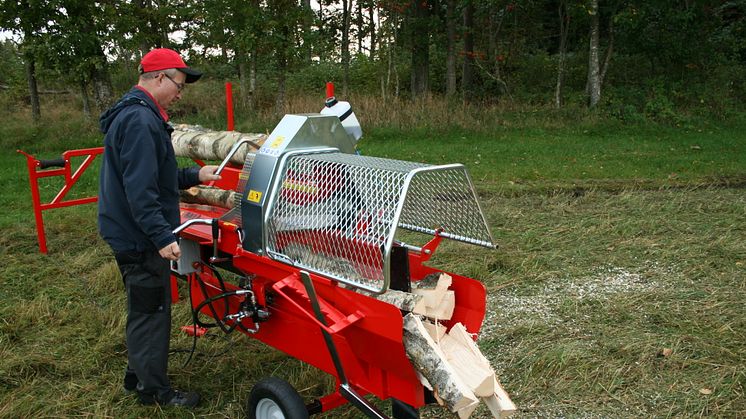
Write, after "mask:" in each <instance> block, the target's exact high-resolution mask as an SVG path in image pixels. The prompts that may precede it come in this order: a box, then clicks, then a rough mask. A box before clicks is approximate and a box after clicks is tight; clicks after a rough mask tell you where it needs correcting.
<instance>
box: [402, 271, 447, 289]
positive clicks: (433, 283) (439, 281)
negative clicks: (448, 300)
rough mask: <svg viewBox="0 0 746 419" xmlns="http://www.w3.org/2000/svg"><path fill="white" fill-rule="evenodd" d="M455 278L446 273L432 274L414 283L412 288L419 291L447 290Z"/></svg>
mask: <svg viewBox="0 0 746 419" xmlns="http://www.w3.org/2000/svg"><path fill="white" fill-rule="evenodd" d="M452 282H453V278H451V275H448V274H447V273H445V272H437V273H432V274H430V275H427V276H425V277H424V278H422V280H420V281H415V282H413V283H412V287H414V288H415V289H419V290H434V289H438V290H443V291H445V290H447V289H448V287H450V286H451V283H452Z"/></svg>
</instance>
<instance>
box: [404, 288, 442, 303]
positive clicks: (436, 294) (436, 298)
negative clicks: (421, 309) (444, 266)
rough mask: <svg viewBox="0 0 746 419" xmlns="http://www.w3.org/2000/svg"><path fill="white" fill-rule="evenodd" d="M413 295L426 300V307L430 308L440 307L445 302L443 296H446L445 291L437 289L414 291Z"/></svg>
mask: <svg viewBox="0 0 746 419" xmlns="http://www.w3.org/2000/svg"><path fill="white" fill-rule="evenodd" d="M412 294H415V295H421V296H422V298H423V299H424V300H425V305H426V306H428V307H433V308H434V307H438V306H439V305H440V302H441V301H443V296H444V295H445V291H440V290H436V289H432V290H429V289H417V288H415V289H413V290H412Z"/></svg>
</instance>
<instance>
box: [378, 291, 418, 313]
mask: <svg viewBox="0 0 746 419" xmlns="http://www.w3.org/2000/svg"><path fill="white" fill-rule="evenodd" d="M371 297H373V298H375V299H377V300H380V301H383V302H384V303H389V304H391V305H393V306H395V307H397V308H398V309H399V310H404V311H409V312H411V313H415V314H423V315H424V314H425V312H426V311H427V309H426V308H425V300H424V299H423V298H422V296H420V295H415V294H410V293H408V292H404V291H398V290H392V289H389V290H387V291H386V292H384V293H383V294H378V295H371Z"/></svg>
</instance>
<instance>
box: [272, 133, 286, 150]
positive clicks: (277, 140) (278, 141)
mask: <svg viewBox="0 0 746 419" xmlns="http://www.w3.org/2000/svg"><path fill="white" fill-rule="evenodd" d="M283 141H285V137H283V136H282V135H278V136H277V138H275V139H274V141H272V144H270V145H269V148H277V147H279V146H281V145H282V143H283Z"/></svg>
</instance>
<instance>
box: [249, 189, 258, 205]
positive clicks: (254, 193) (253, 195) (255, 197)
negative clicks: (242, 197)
mask: <svg viewBox="0 0 746 419" xmlns="http://www.w3.org/2000/svg"><path fill="white" fill-rule="evenodd" d="M247 199H248V200H249V201H250V202H259V201H261V200H262V193H261V192H259V191H255V190H253V189H252V190H250V191H249V196H248V198H247Z"/></svg>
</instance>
